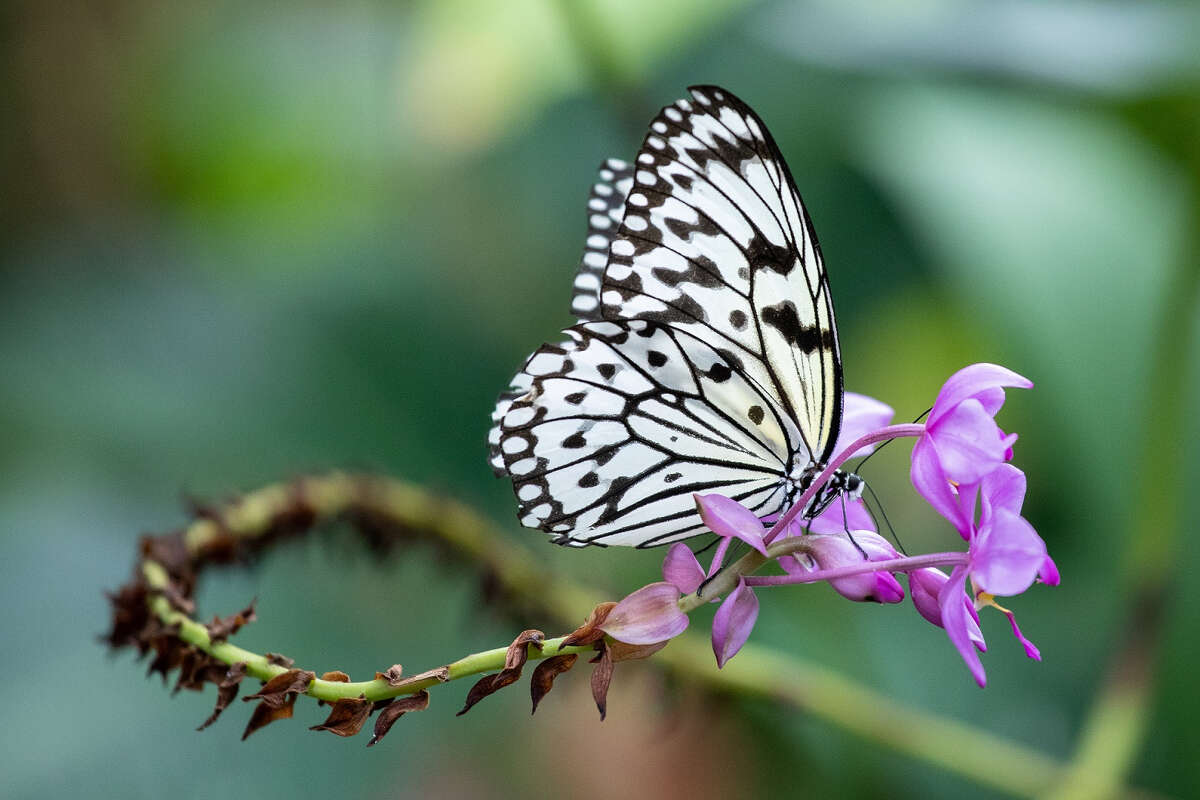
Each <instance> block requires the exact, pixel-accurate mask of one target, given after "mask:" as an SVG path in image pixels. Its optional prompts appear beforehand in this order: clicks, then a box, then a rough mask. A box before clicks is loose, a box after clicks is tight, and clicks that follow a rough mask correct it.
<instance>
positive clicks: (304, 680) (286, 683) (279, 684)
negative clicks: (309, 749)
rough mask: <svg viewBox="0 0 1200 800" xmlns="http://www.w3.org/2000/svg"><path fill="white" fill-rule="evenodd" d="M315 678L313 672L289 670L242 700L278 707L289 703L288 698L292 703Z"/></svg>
mask: <svg viewBox="0 0 1200 800" xmlns="http://www.w3.org/2000/svg"><path fill="white" fill-rule="evenodd" d="M315 677H317V675H316V673H315V672H310V671H308V670H305V669H290V670H288V671H287V672H281V673H279V674H278V675H276V676H275V677H274V678H271V680H269V681H267V682H266V683H264V684H263V686H262V688H261V689H259V690H258V692H257V693H256V694H251V695H247V696H246V697H243V698H242V700H243V701H244V702H250V701H251V700H262V701H263V702H264V703H266V704H268V705H275V706H279V705H282V704H283V703H285V702H290V701H289V698H291V700H292V701H294V700H295V695H298V694H303V693H304V692H306V691H307V690H308V685H309V684H310V683H312V680H313V678H315ZM264 724H265V723H264Z"/></svg>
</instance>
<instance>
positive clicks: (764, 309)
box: [492, 87, 842, 546]
mask: <svg viewBox="0 0 1200 800" xmlns="http://www.w3.org/2000/svg"><path fill="white" fill-rule="evenodd" d="M692 98H693V100H691V101H689V100H680V101H678V102H677V103H675V104H673V105H671V106H668V107H666V108H664V109H663V110H662V112H661V113H660V114H659V115H658V117H656V118H655V120H654V121H653V122H652V124H651V131H650V133H649V134H648V135H647V137H646V140H645V142H644V144H643V146H642V149H641V151H640V152H639V154H638V157H637V160H636V162H635V164H634V166H633V170H634V172H633V176H632V180H629V178H628V175H627V174H626V175H623V176H622V178H618V177H617V176H618V173H617V171H615V170H613V171H612V175H613V179H612V181H611V182H612V185H613V186H614V192H613V193H612V194H611V195H610V194H605V193H604V192H603V190H598V191H594V192H593V197H592V201H598V202H595V205H596V208H595V209H594V211H595V212H596V213H595V214H593V215H592V216H591V217H590V220H589V221H590V222H591V223H592V225H591V227H592V228H594V230H589V237H591V236H592V235H596V236H597V238H596V239H594V240H593V239H591V238H589V242H588V250H587V252H586V253H585V256H584V264H583V266H582V267H581V271H580V278H579V279H577V284H576V302H575V303H573V305H574V307H575V308H576V312H577V313H578V314H579V316H580V317H582V318H584V319H585V320H592V321H584V322H581V323H580V324H578V325H576V326H574V327H573V328H570V329H568V330H567V331H566V334H567V335H568V337H569V338H568V340H567V341H565V342H563V343H561V344H558V345H545V346H543V347H542V348H541V349H540V350H538V351H537V352H536V353H534V355H533V356H532V357H531V358H530V359H529V361H528V362H527V363H526V365H525V367H524V369H523V370H522V371H521V373H520V374H518V376H517V377H516V379H514V383H513V388H512V389H511V390H510V393H506V394H505V395H502V396H501V400H500V402H499V403H498V405H497V410H496V415H495V417H494V418H495V419H496V421H497V423H498V425H497V428H496V429H495V430H494V434H493V435H494V438H493V442H492V443H493V465H494V466H498V467H499V469H500V471H502V472H505V473H507V474H508V475H509V476H510V477H511V478H512V481H513V487H514V489H515V491H516V494H517V499H518V502H519V507H520V510H519V514H520V518H521V522H522V523H523V524H525V525H527V526H530V527H537V528H541V529H542V530H544V531H547V532H549V533H551V534H552V535H554V536H555V537H556V538H555V541H557V542H559V543H564V544H575V545H585V544H619V545H632V546H652V545H656V544H663V543H666V542H671V541H676V540H678V539H683V538H686V537H689V536H693V535H696V534H699V533H703V532H704V527H703V525H702V524H701V522H700V519H699V517H698V515H697V514H696V512H695V507H694V503H693V499H692V494H693V493H695V492H713V491H715V492H719V493H721V494H724V495H727V496H729V497H733V498H735V499H737V500H739V501H741V502H742V503H744V504H746V505H747V506H748V507H750V508H752V509H754V511H755V512H756V513H757V514H758V515H759V516H760V517H769V516H772V515H774V514H777V513H778V512H780V511H781V510H782V509H783V508H784V507H785V505H786V504H787V503H788V502H790V501H792V500H794V499H795V495H796V494H797V493H798V492H799V491H802V489H803V488H804V487H803V482H804V480H806V477H805V474H806V473H805V468H807V467H809V466H810V465H811V464H813V463H821V462H824V461H826V460H827V459H828V458H829V456H830V455H831V450H832V448H833V446H834V444H835V441H836V439H837V434H838V428H839V426H840V423H841V414H842V372H841V359H840V354H839V352H838V341H837V331H836V328H835V327H834V318H833V305H832V301H831V299H830V295H829V287H828V283H827V280H826V276H825V271H824V266H823V264H822V262H821V255H820V249H819V247H818V245H817V241H816V237H815V235H814V233H813V231H812V226H811V223H810V222H809V220H808V217H807V215H806V213H805V211H804V208H803V205H802V203H801V201H800V196H799V194H798V193H797V192H796V189H795V187H794V185H793V182H792V178H791V175H790V173H789V172H788V168H787V166H786V164H785V163H784V161H783V158H782V156H781V155H780V154H779V150H778V148H777V147H776V145H775V143H774V141H773V140H772V139H771V136H770V134H769V133H768V132H767V130H766V127H765V126H764V125H763V123H762V121H761V120H759V119H758V117H757V116H756V115H755V114H754V112H753V111H751V110H750V109H749V108H748V107H747V106H746V105H745V104H744V103H742V102H741V101H740V100H738V99H737V98H735V97H733V96H732V95H730V94H729V93H728V92H725V91H724V90H722V89H718V88H716V87H697V88H694V89H693V90H692ZM693 101H694V102H693ZM622 180H627V181H628V183H629V184H632V185H631V187H630V188H628V189H626V188H625V185H623V184H622ZM626 193H628V196H627V197H624V202H625V206H624V213H623V215H622V213H621V207H620V206H619V205H617V204H616V203H615V202H614V203H613V204H612V205H605V204H604V200H605V199H607V198H610V197H619V196H624V195H626ZM597 194H599V197H597ZM606 216H607V219H617V218H620V219H621V225H620V226H619V227H618V228H617V229H616V231H615V235H614V234H613V233H611V232H610V231H611V229H610V228H609V227H608V226H607V225H606V221H607V220H606ZM593 245H595V246H594V247H593ZM593 254H594V255H593ZM601 269H602V270H603V279H602V281H601V282H600V287H599V311H600V315H601V316H602V317H603V321H594V320H595V318H596V316H597V315H596V313H595V309H594V308H593V306H592V303H591V299H592V298H593V297H594V295H593V294H592V292H593V291H594V290H593V288H592V287H593V286H594V285H595V281H594V279H592V278H591V277H589V276H592V275H595V274H596V270H601ZM581 297H582V298H585V299H583V300H582V301H579V300H578V298H581Z"/></svg>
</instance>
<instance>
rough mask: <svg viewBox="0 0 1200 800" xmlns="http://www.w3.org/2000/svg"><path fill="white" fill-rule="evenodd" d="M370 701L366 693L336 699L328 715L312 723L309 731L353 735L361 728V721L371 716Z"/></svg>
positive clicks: (363, 721)
mask: <svg viewBox="0 0 1200 800" xmlns="http://www.w3.org/2000/svg"><path fill="white" fill-rule="evenodd" d="M371 705H372V704H371V701H370V700H368V699H367V698H366V695H359V696H358V697H345V698H342V699H341V700H338V701H336V702H335V703H334V704H333V708H332V709H331V710H330V712H329V716H328V717H327V718H326V719H325V721H324V722H322V723H321V724H320V725H313V726H312V727H311V728H309V730H310V731H329V732H330V733H336V734H337V735H338V736H353V735H354V734H356V733H358V732H359V731H360V730H362V726H363V723H365V722H366V721H367V717H369V716H371Z"/></svg>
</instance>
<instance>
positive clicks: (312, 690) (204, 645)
mask: <svg viewBox="0 0 1200 800" xmlns="http://www.w3.org/2000/svg"><path fill="white" fill-rule="evenodd" d="M142 572H143V574H144V575H145V576H146V583H147V585H149V586H150V588H152V589H158V590H162V589H165V588H166V587H167V584H168V582H169V578H168V576H167V571H166V570H165V569H164V568H163V566H162V565H161V564H159V563H157V562H155V561H146V562H144V563H143V565H142ZM149 602H150V608H151V610H152V611H153V612H154V613H155V614H156V615H157V616H158V618H159V619H161V620H162V621H163V622H164V623H166V624H167V625H178V626H179V638H181V639H183V640H184V641H185V642H187V643H188V644H190V645H192V646H193V647H195V648H196V649H198V650H202V651H204V652H205V653H208V654H209V655H211V656H212V657H213V658H216V659H217V660H219V661H221V662H224V663H225V664H231V665H232V664H236V663H238V662H243V663H245V665H246V674H247V675H250V676H251V677H254V678H258V679H259V680H261V681H263V682H266V681H269V680H270V679H271V678H274V677H275V676H276V675H281V674H283V673H284V672H287V668H286V667H282V666H280V665H278V664H274V663H271V662H270V661H269V660H267V657H266V656H264V655H260V654H259V653H254V652H251V651H249V650H245V649H243V648H241V647H238V646H237V645H233V644H230V643H229V642H223V641H222V642H213V641H212V639H211V637H210V636H209V635H208V629H207V628H205V627H204V626H203V625H201V624H200V623H198V622H196V621H195V620H193V619H191V618H190V617H188V616H187V615H186V614H184V613H183V612H181V611H176V610H174V609H173V608H171V604H170V603H169V602H168V600H167V598H166V597H164V596H163V595H161V594H159V595H157V596H155V597H153V598H151V599H150V601H149ZM566 638H567V637H565V636H559V637H557V638H555V639H547V640H545V641H544V642H542V649H541V650H540V651H539V650H537V649H536V648H532V647H531V648H529V660H530V661H534V660H537V659H541V658H549V657H550V656H557V655H565V654H567V653H590V652H592V651H593V647H592V645H583V646H578V647H563V646H562V643H563V640H565V639H566ZM507 654H508V648H507V647H497V648H494V649H492V650H484V651H483V652H480V653H472V654H471V655H468V656H464V657H463V658H460V659H458V660H457V661H454V662H451V663H449V664H446V665H445V673H444V676H445V679H444V680H443V679H442V677H432V676H431V677H428V678H424V679H422V680H419V681H413V682H411V683H408V682H406V683H404V684H403V685H401V686H392V685H391V684H389V683H388V682H387V681H385V680H383V679H375V680H370V681H354V682H339V681H327V680H321V679H320V678H314V679H313V680H312V682H311V683H309V685H308V691H306V692H305V694H307V695H309V696H310V697H314V698H316V699H317V700H324V701H326V702H330V703H331V702H334V701H336V700H346V699H353V698H357V697H366V699H368V700H372V701H374V700H386V699H388V698H389V697H399V696H400V695H405V694H415V693H416V692H419V691H420V690H422V689H428V688H430V687H431V686H436V685H438V684H439V683H445V682H447V681H453V680H458V679H459V678H466V677H469V676H471V675H478V674H480V673H482V672H498V671H500V670H502V669H504V660H505V658H506V656H507Z"/></svg>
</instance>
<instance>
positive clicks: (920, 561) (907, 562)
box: [746, 537, 967, 586]
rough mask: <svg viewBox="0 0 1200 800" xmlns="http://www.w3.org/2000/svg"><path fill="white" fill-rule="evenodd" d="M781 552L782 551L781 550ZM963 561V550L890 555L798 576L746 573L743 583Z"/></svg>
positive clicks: (779, 582) (782, 583)
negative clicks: (882, 558) (888, 557)
mask: <svg viewBox="0 0 1200 800" xmlns="http://www.w3.org/2000/svg"><path fill="white" fill-rule="evenodd" d="M797 539H798V537H792V538H791V539H788V540H787V542H786V543H788V544H790V543H791V542H792V541H793V540H797ZM797 544H804V543H803V541H797ZM803 549H804V547H797V548H795V550H793V551H792V552H796V551H798V550H803ZM768 552H769V551H768ZM781 555H783V554H782V553H781ZM966 560H967V554H966V553H928V554H926V555H921V556H909V557H906V558H892V559H888V560H887V561H863V562H862V563H861V564H852V565H850V566H847V567H837V568H835V569H818V570H813V571H812V572H806V573H803V574H798V575H749V576H746V585H747V586H788V585H791V584H796V583H817V582H819V581H832V580H836V579H838V578H851V577H853V576H855V575H862V574H864V573H867V572H909V571H911V570H914V569H923V568H925V567H950V566H954V565H956V564H964V563H966Z"/></svg>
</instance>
